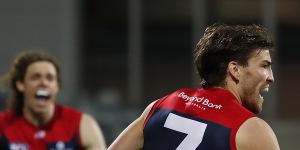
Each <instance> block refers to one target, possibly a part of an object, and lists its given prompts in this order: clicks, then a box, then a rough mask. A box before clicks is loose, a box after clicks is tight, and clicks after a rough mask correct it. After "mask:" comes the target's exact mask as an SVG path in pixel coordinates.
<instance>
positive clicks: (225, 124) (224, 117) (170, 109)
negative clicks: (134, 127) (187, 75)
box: [143, 88, 255, 150]
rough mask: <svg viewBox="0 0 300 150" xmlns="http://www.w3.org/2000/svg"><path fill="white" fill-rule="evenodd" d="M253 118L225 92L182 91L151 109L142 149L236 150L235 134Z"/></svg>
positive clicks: (233, 97)
mask: <svg viewBox="0 0 300 150" xmlns="http://www.w3.org/2000/svg"><path fill="white" fill-rule="evenodd" d="M254 116H255V115H254V114H253V113H251V112H250V111H248V110H247V109H246V108H244V107H243V106H241V104H240V103H239V102H238V100H237V99H236V97H235V96H234V95H233V94H232V93H230V92H229V91H227V90H225V89H221V88H207V89H181V90H178V91H176V92H174V93H172V94H170V95H168V96H165V97H163V98H161V99H159V100H158V101H157V102H156V103H155V104H154V105H153V107H152V108H151V110H150V112H149V114H148V116H147V117H146V120H145V123H144V147H143V149H144V150H175V149H176V150H236V144H235V136H236V133H237V130H238V129H239V127H240V126H241V125H242V124H243V123H244V122H245V121H246V120H247V119H249V118H251V117H254Z"/></svg>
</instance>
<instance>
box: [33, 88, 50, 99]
mask: <svg viewBox="0 0 300 150" xmlns="http://www.w3.org/2000/svg"><path fill="white" fill-rule="evenodd" d="M35 98H37V99H38V100H44V101H46V100H48V99H50V92H49V91H47V90H45V89H40V90H37V91H36V93H35Z"/></svg>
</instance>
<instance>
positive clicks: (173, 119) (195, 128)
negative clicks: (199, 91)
mask: <svg viewBox="0 0 300 150" xmlns="http://www.w3.org/2000/svg"><path fill="white" fill-rule="evenodd" d="M206 126H207V124H205V123H202V122H198V121H195V120H192V119H188V118H184V117H181V116H178V115H175V114H173V113H170V114H169V115H168V117H167V120H166V122H165V124H164V127H166V128H169V129H172V130H175V131H179V132H182V133H186V134H187V136H186V137H185V138H184V140H183V141H182V142H181V143H180V145H179V146H178V147H177V148H176V150H187V149H188V150H195V149H196V148H197V147H198V146H199V144H200V143H201V142H202V139H203V135H204V132H205V129H206Z"/></svg>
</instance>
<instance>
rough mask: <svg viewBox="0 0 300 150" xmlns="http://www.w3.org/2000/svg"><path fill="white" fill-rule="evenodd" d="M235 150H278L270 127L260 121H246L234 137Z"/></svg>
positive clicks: (253, 119) (254, 119)
mask: <svg viewBox="0 0 300 150" xmlns="http://www.w3.org/2000/svg"><path fill="white" fill-rule="evenodd" d="M236 146H237V150H280V148H279V144H278V141H277V138H276V136H275V134H274V132H273V130H272V129H271V127H270V126H269V125H268V124H267V123H266V122H265V121H264V120H262V119H260V118H257V117H254V118H251V119H249V120H247V121H246V122H245V123H244V124H243V125H242V126H241V127H240V129H239V130H238V132H237V136H236Z"/></svg>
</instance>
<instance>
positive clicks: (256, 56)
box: [248, 49, 272, 63]
mask: <svg viewBox="0 0 300 150" xmlns="http://www.w3.org/2000/svg"><path fill="white" fill-rule="evenodd" d="M248 62H256V63H258V62H266V63H271V62H272V59H271V55H270V50H269V49H256V50H254V51H253V52H252V54H251V55H250V57H249V60H248Z"/></svg>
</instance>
